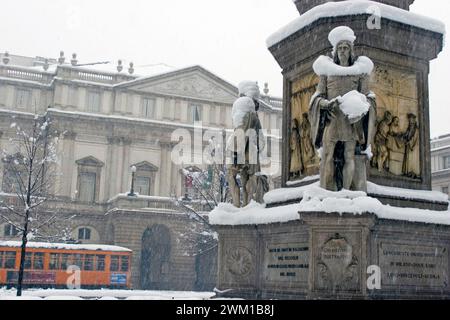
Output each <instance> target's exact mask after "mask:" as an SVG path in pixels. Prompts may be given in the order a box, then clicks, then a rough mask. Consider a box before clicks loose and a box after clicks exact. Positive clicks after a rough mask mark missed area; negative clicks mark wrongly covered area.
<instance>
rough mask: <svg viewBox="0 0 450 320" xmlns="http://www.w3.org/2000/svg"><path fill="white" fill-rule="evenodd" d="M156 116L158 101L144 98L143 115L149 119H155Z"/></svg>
mask: <svg viewBox="0 0 450 320" xmlns="http://www.w3.org/2000/svg"><path fill="white" fill-rule="evenodd" d="M155 114H156V100H155V99H151V98H143V99H142V106H141V115H142V116H143V117H144V118H147V119H154V118H155Z"/></svg>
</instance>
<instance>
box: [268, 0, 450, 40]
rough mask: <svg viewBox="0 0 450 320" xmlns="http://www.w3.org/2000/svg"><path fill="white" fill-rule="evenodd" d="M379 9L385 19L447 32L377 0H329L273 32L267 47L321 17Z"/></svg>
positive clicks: (431, 21)
mask: <svg viewBox="0 0 450 320" xmlns="http://www.w3.org/2000/svg"><path fill="white" fill-rule="evenodd" d="M374 7H375V8H377V9H379V13H380V16H381V17H382V18H385V19H389V20H393V21H397V22H400V23H404V24H407V25H411V26H414V27H417V28H420V29H425V30H429V31H432V32H437V33H441V34H445V24H444V23H442V22H441V21H439V20H435V19H431V18H428V17H425V16H422V15H419V14H415V13H412V12H410V11H407V10H403V9H400V8H396V7H392V6H389V5H386V4H382V3H379V2H375V1H366V0H348V1H340V2H328V3H325V4H322V5H320V6H317V7H314V8H313V9H311V10H309V11H308V12H305V13H304V14H302V15H301V16H300V17H298V18H297V19H295V20H294V21H292V22H291V23H289V24H288V25H286V26H285V27H283V28H281V29H280V30H278V31H277V32H275V33H274V34H272V35H271V36H270V37H269V38H268V39H267V40H266V44H267V47H269V48H270V47H272V46H274V45H275V44H277V43H279V42H280V41H282V40H284V39H286V38H287V37H289V36H290V35H293V34H294V33H296V32H297V31H299V30H300V29H303V28H304V27H306V26H308V25H310V24H312V23H314V22H315V21H317V20H319V19H321V18H331V17H342V16H354V15H364V14H370V15H372V14H373V8H374Z"/></svg>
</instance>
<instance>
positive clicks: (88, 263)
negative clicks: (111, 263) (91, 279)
mask: <svg viewBox="0 0 450 320" xmlns="http://www.w3.org/2000/svg"><path fill="white" fill-rule="evenodd" d="M83 267H84V268H83V270H87V271H90V270H93V269H94V255H93V254H87V255H85V256H84V266H83Z"/></svg>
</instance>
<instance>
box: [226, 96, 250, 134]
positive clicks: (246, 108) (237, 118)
mask: <svg viewBox="0 0 450 320" xmlns="http://www.w3.org/2000/svg"><path fill="white" fill-rule="evenodd" d="M249 112H255V103H254V102H253V100H252V99H251V98H249V97H240V98H239V99H237V100H236V101H235V102H234V103H233V108H232V110H231V117H232V118H233V128H237V127H239V126H241V125H243V124H244V117H245V115H246V114H247V113H249Z"/></svg>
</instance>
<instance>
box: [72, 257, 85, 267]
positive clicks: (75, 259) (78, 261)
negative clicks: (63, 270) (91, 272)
mask: <svg viewBox="0 0 450 320" xmlns="http://www.w3.org/2000/svg"><path fill="white" fill-rule="evenodd" d="M72 264H73V265H76V266H78V267H79V268H80V269H82V266H83V255H81V254H79V253H77V254H74V255H73V263H72Z"/></svg>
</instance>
